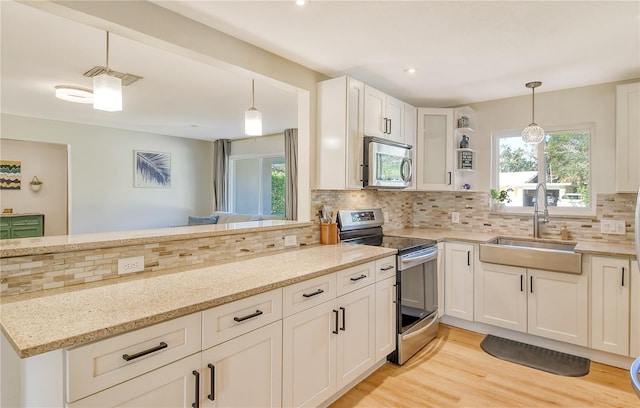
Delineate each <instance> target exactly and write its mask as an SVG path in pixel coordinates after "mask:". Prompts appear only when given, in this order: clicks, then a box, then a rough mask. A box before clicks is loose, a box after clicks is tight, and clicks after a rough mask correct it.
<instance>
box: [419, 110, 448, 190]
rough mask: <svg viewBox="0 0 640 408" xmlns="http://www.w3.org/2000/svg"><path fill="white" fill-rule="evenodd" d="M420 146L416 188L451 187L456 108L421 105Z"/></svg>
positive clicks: (436, 188) (439, 188)
mask: <svg viewBox="0 0 640 408" xmlns="http://www.w3.org/2000/svg"><path fill="white" fill-rule="evenodd" d="M416 147H417V149H416V162H417V163H416V166H415V167H416V168H417V171H416V174H415V182H416V188H417V189H418V190H451V189H452V188H453V164H452V162H453V109H441V108H418V133H417V137H416Z"/></svg>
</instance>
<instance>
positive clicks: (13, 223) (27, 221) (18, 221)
mask: <svg viewBox="0 0 640 408" xmlns="http://www.w3.org/2000/svg"><path fill="white" fill-rule="evenodd" d="M43 235H44V214H26V215H2V216H0V239H8V238H32V237H41V236H43Z"/></svg>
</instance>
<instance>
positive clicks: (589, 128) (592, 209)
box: [491, 123, 597, 218]
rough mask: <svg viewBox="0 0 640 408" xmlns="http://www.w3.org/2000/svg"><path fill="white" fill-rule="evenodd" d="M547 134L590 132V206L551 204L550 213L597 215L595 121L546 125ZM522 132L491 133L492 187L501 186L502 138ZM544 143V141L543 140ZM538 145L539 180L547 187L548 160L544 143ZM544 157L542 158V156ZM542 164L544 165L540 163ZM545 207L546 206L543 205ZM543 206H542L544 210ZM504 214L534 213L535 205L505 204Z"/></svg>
mask: <svg viewBox="0 0 640 408" xmlns="http://www.w3.org/2000/svg"><path fill="white" fill-rule="evenodd" d="M544 129H545V134H550V133H561V132H589V187H590V199H589V206H588V207H557V206H549V207H548V210H549V214H550V215H555V216H560V217H567V218H571V217H576V218H580V217H593V216H595V215H596V210H597V205H596V203H597V191H596V186H595V184H594V177H593V141H594V138H595V123H579V124H570V125H558V126H545V127H544ZM521 133H522V129H507V130H498V131H494V132H492V134H491V188H494V189H498V188H499V172H498V170H499V163H498V160H499V158H500V143H499V141H500V139H502V138H507V137H516V136H517V137H519V136H520V134H521ZM543 143H544V142H543ZM543 143H540V144H539V145H538V155H537V158H538V180H545V183H544V184H545V187H546V184H547V183H546V174H545V170H546V162H545V155H544V144H543ZM541 157H542V160H540V158H541ZM540 164H542V165H540ZM543 208H544V207H543ZM543 208H540V210H542V209H543ZM501 213H503V214H513V215H532V214H533V207H523V206H517V207H516V206H505V207H504V209H503V210H501Z"/></svg>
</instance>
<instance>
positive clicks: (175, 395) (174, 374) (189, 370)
mask: <svg viewBox="0 0 640 408" xmlns="http://www.w3.org/2000/svg"><path fill="white" fill-rule="evenodd" d="M198 367H200V353H197V354H194V355H192V356H190V357H186V358H184V359H182V360H178V361H176V362H174V363H171V364H169V365H166V366H164V367H161V368H158V369H157V370H154V371H151V372H149V373H146V374H144V375H141V376H139V377H136V378H134V379H131V380H129V381H126V382H124V383H121V384H119V385H116V386H114V387H111V388H107V389H106V390H104V391H101V392H99V393H97V394H93V395H91V396H89V397H86V398H84V399H81V400H78V401H76V402H74V403H71V404H69V408H85V407H96V408H97V407H100V408H105V407H130V408H139V407H167V408H175V407H183V408H191V406H192V404H194V403H195V402H196V396H198V397H200V396H199V395H198V394H196V392H197V391H199V387H198V386H197V384H196V375H195V374H194V373H198V375H200V374H201V372H200V371H198Z"/></svg>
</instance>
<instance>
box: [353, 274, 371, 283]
mask: <svg viewBox="0 0 640 408" xmlns="http://www.w3.org/2000/svg"><path fill="white" fill-rule="evenodd" d="M366 277H367V275H364V274H362V275H360V276H357V277H355V278H351V281H352V282H357V281H359V280H360V279H364V278H366Z"/></svg>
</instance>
